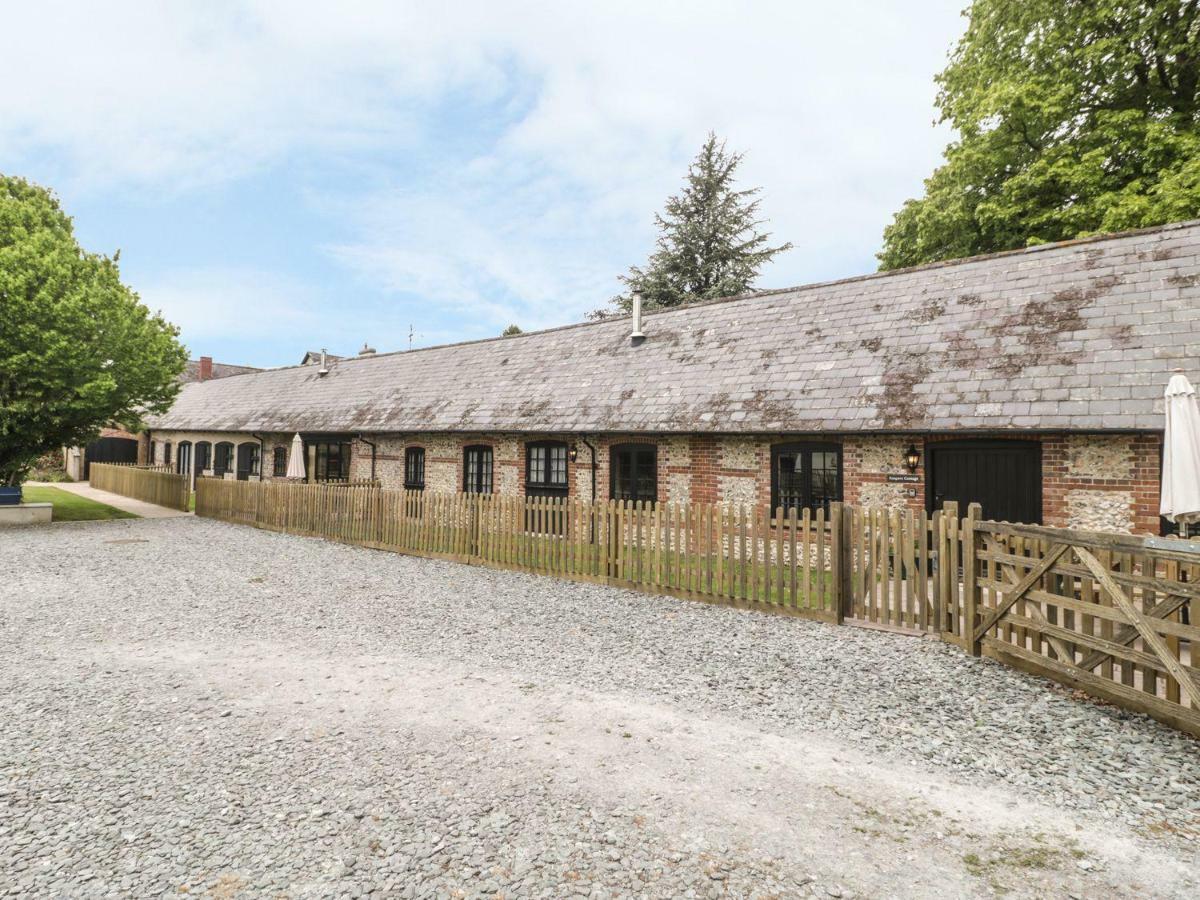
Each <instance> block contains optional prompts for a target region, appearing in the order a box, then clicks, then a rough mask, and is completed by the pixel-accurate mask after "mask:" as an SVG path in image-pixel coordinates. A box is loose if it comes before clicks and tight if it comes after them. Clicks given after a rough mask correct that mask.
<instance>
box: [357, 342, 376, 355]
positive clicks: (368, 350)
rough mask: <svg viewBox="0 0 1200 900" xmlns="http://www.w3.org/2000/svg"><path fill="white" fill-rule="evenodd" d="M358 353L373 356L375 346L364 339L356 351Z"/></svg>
mask: <svg viewBox="0 0 1200 900" xmlns="http://www.w3.org/2000/svg"><path fill="white" fill-rule="evenodd" d="M358 355H359V356H374V355H375V348H374V347H372V346H371V345H370V344H368V343H367V342H366V341H363V346H362V349H361V350H359V351H358Z"/></svg>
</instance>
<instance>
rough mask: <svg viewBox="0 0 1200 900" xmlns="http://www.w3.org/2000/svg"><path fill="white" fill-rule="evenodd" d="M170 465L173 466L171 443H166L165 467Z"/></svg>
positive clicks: (164, 453)
mask: <svg viewBox="0 0 1200 900" xmlns="http://www.w3.org/2000/svg"><path fill="white" fill-rule="evenodd" d="M170 464H171V442H170V441H166V442H165V443H164V444H163V465H164V466H169V465H170Z"/></svg>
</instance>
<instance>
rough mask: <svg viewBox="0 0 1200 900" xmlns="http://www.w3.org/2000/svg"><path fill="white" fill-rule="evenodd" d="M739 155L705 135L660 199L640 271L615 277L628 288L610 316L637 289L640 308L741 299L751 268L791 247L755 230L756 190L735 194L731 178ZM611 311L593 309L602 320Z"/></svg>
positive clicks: (748, 286)
mask: <svg viewBox="0 0 1200 900" xmlns="http://www.w3.org/2000/svg"><path fill="white" fill-rule="evenodd" d="M741 162H742V154H740V153H729V152H727V151H726V149H725V142H724V141H721V140H718V139H717V136H716V135H715V134H712V133H710V134H709V135H708V137H707V139H706V140H705V141H704V146H703V147H701V148H700V153H699V155H698V156H697V157H696V159H695V160H694V161H693V162H692V163H691V164H690V165H689V166H688V173H687V182H686V184H685V185H684V188H683V192H682V193H680V194H678V195H676V196H674V197H671V198H669V199H668V200H667V203H666V208H665V211H664V212H663V213H662V214H656V215H655V217H654V221H655V224H657V226H658V230H659V235H658V238H657V240H656V249H655V251H654V253H653V254H652V255H651V256H650V260H649V262H647V264H646V266H645V267H644V268H643V267H639V266H632V267H630V269H629V274H627V275H622V276H620V279H621V281H622V282H624V283H625V285H626V287H627V288H628V289H629V290H628V292H626V293H624V294H621V295H619V296H617V297H614V298H613V303H614V305H615V307H616V310H623V311H626V312H628V311H629V308H630V305H631V303H632V302H633V293H634V292H635V291H640V292H641V294H642V301H643V304H644V306H645V308H646V309H653V308H655V307H663V306H678V305H679V304H681V303H687V302H689V301H692V300H709V299H712V298H715V297H729V296H732V295H734V294H742V293H745V292H746V291H748V290H750V289H751V287H752V286H753V285H754V279H755V278H756V277H757V276H758V272H759V269H761V268H762V267H763V265H764V264H766V263H767V262H768V261H770V260H771V259H772V258H773V257H774V256H775V255H776V254H778V253H782V252H783V251H784V250H788V249H790V248H791V246H792V245H791V244H781V245H779V246H778V247H771V246H768V241H769V239H770V237H771V236H770V235H769V234H763V233H761V232H759V231H758V226H759V225H762V224H763V220H761V219H759V218H758V204H759V200H758V197H757V195H758V192H759V190H760V189H759V188H750V189H748V190H736V189H735V188H734V174H735V173H736V172H737V168H738V166H739V165H740V164H741ZM616 310H597V311H596V312H595V313H593V314H592V316H593V318H603V317H604V316H606V315H611V314H614V313H615V312H616Z"/></svg>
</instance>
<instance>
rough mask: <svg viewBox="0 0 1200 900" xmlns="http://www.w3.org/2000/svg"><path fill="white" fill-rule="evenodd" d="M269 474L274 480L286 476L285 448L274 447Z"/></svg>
mask: <svg viewBox="0 0 1200 900" xmlns="http://www.w3.org/2000/svg"><path fill="white" fill-rule="evenodd" d="M271 473H272V474H273V475H274V476H275V477H276V478H282V477H283V476H285V475H287V447H276V448H275V452H274V459H273V461H272V465H271Z"/></svg>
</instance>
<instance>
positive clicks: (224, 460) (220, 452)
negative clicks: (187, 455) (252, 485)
mask: <svg viewBox="0 0 1200 900" xmlns="http://www.w3.org/2000/svg"><path fill="white" fill-rule="evenodd" d="M232 468H233V444H231V443H229V442H228V441H221V443H219V444H217V446H216V447H214V448H213V474H214V475H216V476H217V477H218V478H220V477H222V476H223V475H224V474H225V473H226V472H228V471H230V470H231V469H232Z"/></svg>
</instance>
